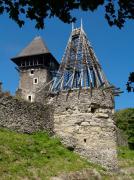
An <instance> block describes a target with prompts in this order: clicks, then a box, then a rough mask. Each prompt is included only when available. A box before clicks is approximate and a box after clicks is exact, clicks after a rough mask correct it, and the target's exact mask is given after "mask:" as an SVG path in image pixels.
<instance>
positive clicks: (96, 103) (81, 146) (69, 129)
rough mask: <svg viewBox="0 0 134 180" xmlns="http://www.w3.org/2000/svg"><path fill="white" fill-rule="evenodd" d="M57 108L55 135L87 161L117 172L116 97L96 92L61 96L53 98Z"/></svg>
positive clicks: (86, 91) (65, 93)
mask: <svg viewBox="0 0 134 180" xmlns="http://www.w3.org/2000/svg"><path fill="white" fill-rule="evenodd" d="M49 103H51V104H55V112H54V132H55V134H56V135H58V136H59V137H60V138H61V139H62V142H63V143H64V144H65V145H66V146H67V147H68V148H69V149H72V150H74V151H76V152H78V153H79V154H81V155H82V156H83V157H86V159H89V160H90V161H92V162H95V163H99V164H101V165H102V166H104V167H106V168H108V169H112V170H113V169H116V168H117V151H116V126H115V124H114V119H113V113H114V102H113V95H112V94H111V93H110V92H108V91H102V90H99V89H98V90H97V89H94V90H93V92H92V97H91V93H90V90H81V92H80V93H79V92H78V91H71V92H70V93H69V94H67V92H61V93H59V95H57V96H54V97H52V98H50V100H49Z"/></svg>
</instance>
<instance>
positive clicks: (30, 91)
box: [17, 68, 51, 102]
mask: <svg viewBox="0 0 134 180" xmlns="http://www.w3.org/2000/svg"><path fill="white" fill-rule="evenodd" d="M50 80H51V74H50V72H49V71H48V70H47V69H40V68H38V69H35V68H33V69H28V70H21V71H20V83H19V90H18V91H17V93H18V94H19V92H20V90H21V95H20V94H19V95H20V96H21V98H23V99H25V100H29V101H32V102H33V101H34V99H35V94H36V92H37V91H38V90H39V89H40V88H41V87H42V86H43V85H44V84H45V83H47V82H49V81H50ZM29 96H31V100H30V99H29Z"/></svg>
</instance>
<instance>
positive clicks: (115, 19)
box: [0, 0, 134, 28]
mask: <svg viewBox="0 0 134 180" xmlns="http://www.w3.org/2000/svg"><path fill="white" fill-rule="evenodd" d="M98 6H103V7H104V9H105V18H106V19H107V21H108V23H109V25H110V26H112V25H116V26H117V27H119V28H122V27H123V25H124V23H125V21H126V20H127V19H134V0H117V1H115V0H57V1H56V0H35V1H34V0H0V14H1V15H2V14H3V13H7V14H8V16H9V18H11V19H13V20H14V21H15V22H16V23H17V24H18V25H19V26H20V27H22V26H23V25H24V23H25V21H24V18H23V17H26V18H27V19H30V20H35V27H36V28H44V20H45V18H47V17H48V18H52V17H54V16H56V17H58V18H59V19H60V20H61V21H63V22H65V23H71V22H75V21H76V18H75V17H72V15H71V12H72V10H74V9H78V10H82V11H94V10H96V9H97V8H98Z"/></svg>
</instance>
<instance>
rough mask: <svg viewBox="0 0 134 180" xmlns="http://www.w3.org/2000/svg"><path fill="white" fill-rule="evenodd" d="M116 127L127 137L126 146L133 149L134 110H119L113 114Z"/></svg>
mask: <svg viewBox="0 0 134 180" xmlns="http://www.w3.org/2000/svg"><path fill="white" fill-rule="evenodd" d="M115 120H116V125H117V127H118V128H119V129H121V130H123V132H124V134H125V135H127V137H128V144H129V147H130V148H131V149H134V108H129V109H124V110H120V111H118V112H116V113H115Z"/></svg>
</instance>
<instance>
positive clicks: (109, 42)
mask: <svg viewBox="0 0 134 180" xmlns="http://www.w3.org/2000/svg"><path fill="white" fill-rule="evenodd" d="M73 14H74V15H75V16H76V17H77V22H76V24H75V27H78V26H80V19H81V18H82V19H83V26H84V30H85V32H86V34H87V36H88V38H89V40H90V42H91V44H92V46H93V48H94V51H95V53H96V55H97V57H98V59H99V61H100V64H101V66H102V68H103V71H104V73H105V74H106V77H107V79H108V80H109V81H110V82H111V83H112V84H114V85H115V86H116V87H120V88H121V90H123V91H124V93H123V94H121V96H120V97H116V98H115V104H116V109H123V108H127V107H134V93H127V92H126V86H125V84H126V82H127V78H128V75H129V72H132V71H134V22H133V21H128V22H127V23H126V24H125V27H124V28H123V29H122V30H119V29H118V28H116V27H109V25H108V24H107V22H106V20H105V19H104V14H103V10H102V8H99V10H98V11H96V12H95V13H87V12H86V13H85V12H80V11H74V12H73ZM0 22H1V23H0V24H1V28H0V55H1V56H0V80H1V81H2V82H3V88H4V90H8V91H10V92H11V93H12V94H14V93H15V90H16V89H17V87H18V83H19V75H18V73H17V71H16V70H15V65H14V64H13V63H12V62H11V61H10V58H11V57H14V56H16V55H17V54H18V53H19V52H20V51H21V50H22V49H23V48H24V47H25V46H26V45H27V44H28V43H29V42H30V41H31V40H32V39H33V38H34V37H35V36H37V35H40V36H42V38H43V39H44V41H45V43H46V44H47V47H48V49H49V50H50V51H51V53H52V54H53V55H54V56H55V57H56V59H57V60H58V61H60V60H61V58H62V55H63V53H64V50H65V47H66V44H67V41H68V38H69V35H70V32H71V25H68V24H64V23H62V22H61V21H59V20H58V19H57V18H54V19H47V20H46V21H45V29H44V30H37V29H35V28H34V23H33V22H31V21H28V20H26V24H25V26H24V27H23V28H19V27H18V26H17V24H16V23H15V22H13V21H12V20H9V19H8V17H7V16H6V15H2V16H0Z"/></svg>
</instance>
